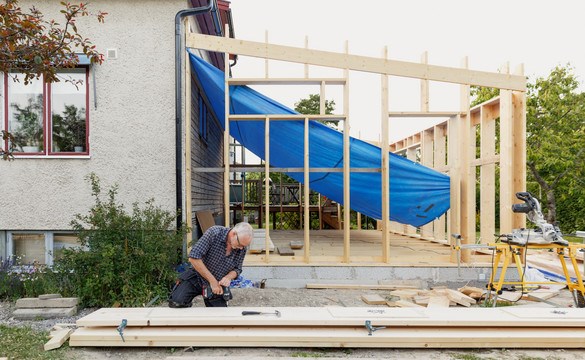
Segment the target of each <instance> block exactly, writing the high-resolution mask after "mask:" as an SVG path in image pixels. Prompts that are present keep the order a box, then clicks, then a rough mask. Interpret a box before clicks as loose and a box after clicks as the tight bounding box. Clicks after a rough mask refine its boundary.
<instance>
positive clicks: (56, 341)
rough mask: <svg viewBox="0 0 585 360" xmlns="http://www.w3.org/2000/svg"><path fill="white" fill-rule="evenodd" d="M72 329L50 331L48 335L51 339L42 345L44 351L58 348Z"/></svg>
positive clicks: (67, 337)
mask: <svg viewBox="0 0 585 360" xmlns="http://www.w3.org/2000/svg"><path fill="white" fill-rule="evenodd" d="M73 331H74V329H61V330H57V331H51V333H50V334H49V336H50V337H51V339H50V340H49V341H47V342H46V343H45V345H44V349H45V351H47V350H53V349H58V348H60V347H61V345H63V344H64V343H65V341H67V339H69V336H70V335H71V334H72V333H73Z"/></svg>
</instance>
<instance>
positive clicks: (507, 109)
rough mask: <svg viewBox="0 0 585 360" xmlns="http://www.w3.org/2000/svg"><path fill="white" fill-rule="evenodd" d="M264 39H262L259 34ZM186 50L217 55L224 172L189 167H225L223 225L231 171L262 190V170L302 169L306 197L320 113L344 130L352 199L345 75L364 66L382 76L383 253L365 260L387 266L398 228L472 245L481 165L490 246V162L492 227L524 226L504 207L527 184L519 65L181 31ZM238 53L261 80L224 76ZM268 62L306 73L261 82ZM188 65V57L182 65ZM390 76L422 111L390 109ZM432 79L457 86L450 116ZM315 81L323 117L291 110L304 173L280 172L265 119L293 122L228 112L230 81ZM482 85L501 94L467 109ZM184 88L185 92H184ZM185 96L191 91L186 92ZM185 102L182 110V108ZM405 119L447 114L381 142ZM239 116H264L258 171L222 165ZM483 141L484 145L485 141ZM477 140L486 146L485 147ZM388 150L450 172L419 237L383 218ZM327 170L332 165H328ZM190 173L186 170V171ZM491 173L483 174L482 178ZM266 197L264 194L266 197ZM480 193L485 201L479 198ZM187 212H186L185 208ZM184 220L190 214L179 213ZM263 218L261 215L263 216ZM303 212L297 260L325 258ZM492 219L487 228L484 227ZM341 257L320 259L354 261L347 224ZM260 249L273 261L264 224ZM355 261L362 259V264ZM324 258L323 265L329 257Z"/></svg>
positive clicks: (309, 261) (523, 86) (346, 173)
mask: <svg viewBox="0 0 585 360" xmlns="http://www.w3.org/2000/svg"><path fill="white" fill-rule="evenodd" d="M226 33H227V32H226ZM266 38H267V36H266ZM185 43H186V46H187V47H190V48H197V49H202V50H208V51H215V52H223V53H225V69H226V72H225V77H224V83H225V89H227V91H226V92H225V114H226V117H225V119H224V124H225V125H224V126H225V132H224V141H223V144H224V152H223V159H224V166H223V168H204V169H192V171H194V172H197V171H203V172H210V171H211V172H223V173H224V217H225V224H229V223H230V219H229V214H230V206H229V178H230V176H229V175H230V172H240V171H264V172H265V173H266V177H265V178H266V186H268V174H269V173H270V170H271V169H272V171H277V172H286V171H303V172H304V178H305V181H304V183H305V184H304V193H305V194H309V188H308V178H309V172H311V171H317V172H323V171H329V169H322V168H319V169H312V168H309V166H308V164H309V159H308V157H309V152H308V124H309V118H310V119H327V120H342V121H343V134H344V137H343V139H344V149H343V152H344V165H343V176H344V204H345V207H346V208H351V199H350V197H349V194H350V192H349V189H350V183H349V175H350V172H351V170H350V168H349V138H350V137H349V126H350V121H349V120H350V119H349V116H348V114H349V81H348V78H349V71H350V70H352V71H362V72H368V73H375V74H379V75H380V79H381V99H380V104H381V114H382V119H381V120H382V121H381V129H380V131H381V135H382V137H381V138H382V141H381V146H380V147H381V155H382V163H381V164H380V168H379V169H376V171H379V172H381V174H382V189H381V190H382V199H381V201H382V216H383V218H384V219H385V220H382V221H380V224H381V229H382V249H381V250H382V251H381V255H382V256H373V257H372V258H371V263H376V264H380V265H382V266H383V265H386V266H387V265H389V263H390V253H389V251H390V242H389V233H390V231H395V232H401V233H405V234H410V235H413V236H417V237H421V238H422V239H428V240H434V241H439V242H443V243H445V244H450V243H451V242H453V240H451V237H450V236H448V234H454V233H458V234H461V235H462V237H463V243H473V242H474V241H475V237H476V236H475V225H476V224H475V217H476V215H475V210H476V209H475V180H476V179H475V169H476V167H479V168H480V169H481V174H482V175H481V179H480V180H481V181H482V182H483V183H482V184H481V185H480V186H479V188H480V189H481V194H480V195H481V198H482V207H485V209H484V208H482V214H483V213H484V210H485V213H486V214H487V215H485V216H486V218H485V219H484V217H483V216H484V215H482V221H481V234H482V235H481V240H482V242H488V241H490V240H491V239H493V234H494V232H495V216H494V214H495V211H494V212H491V211H488V209H491V208H493V207H494V206H495V200H494V198H495V181H492V180H494V179H495V166H496V164H497V163H499V168H500V178H499V183H500V199H499V200H500V209H499V213H500V229H499V230H500V233H505V232H509V231H511V230H512V228H513V227H521V226H523V221H524V219H523V217H522V216H519V215H518V214H514V213H512V212H511V211H510V208H511V205H512V204H513V203H514V194H515V193H516V192H517V191H524V189H525V178H526V170H525V147H526V146H525V143H526V141H525V122H526V94H525V91H526V78H525V77H524V76H523V68H522V67H519V68H518V70H517V71H516V72H515V74H510V73H509V71H508V70H507V67H506V68H505V69H504V71H503V72H500V73H490V72H483V71H475V70H469V69H468V68H467V59H464V60H463V64H462V67H461V68H451V67H444V66H436V65H429V64H428V63H427V55H426V53H425V54H423V58H422V61H421V63H412V62H405V61H396V60H390V59H388V56H387V52H388V51H387V48H385V49H384V50H383V53H382V56H381V57H380V58H373V57H366V56H359V55H351V54H349V53H348V45H347V43H346V49H345V53H335V52H327V51H319V50H313V49H309V48H308V40H307V39H305V48H298V47H291V46H282V45H275V44H270V43H268V41H267V40H266V42H264V43H262V42H253V41H245V40H239V39H231V38H228V37H225V38H224V37H216V36H209V35H201V34H195V33H187V34H186V40H185ZM230 54H237V55H238V56H250V57H255V58H262V59H264V60H265V77H264V78H259V79H251V78H245V79H243V78H240V79H236V78H230V76H229V63H228V62H229V55H230ZM269 60H280V61H287V62H291V63H300V64H304V65H305V74H304V75H305V76H304V78H269V76H268V62H269ZM186 63H187V64H186V66H187V67H189V66H190V65H189V63H188V62H186ZM310 65H317V66H324V67H331V68H338V69H342V70H343V74H344V76H343V77H342V78H309V66H310ZM389 76H400V77H407V78H415V79H420V81H421V108H420V111H414V112H391V111H390V109H389V104H388V81H389V78H388V77H389ZM430 80H432V81H440V82H447V83H455V84H459V85H460V108H459V109H457V110H456V111H453V112H433V111H430V110H429V106H428V104H429V90H428V89H429V81H430ZM236 84H237V85H249V84H264V85H320V89H321V91H320V95H321V115H311V116H309V117H307V116H306V115H298V116H297V118H298V121H304V125H305V162H304V163H305V165H304V167H303V168H302V169H281V168H270V149H269V145H268V144H269V139H270V132H269V131H270V126H269V125H270V122H271V121H278V120H280V119H284V118H286V119H291V118H295V117H294V116H291V115H282V114H257V115H237V114H235V115H230V114H229V96H230V95H229V85H236ZM331 84H333V85H341V86H343V97H344V104H343V113H342V114H335V115H325V114H324V108H325V104H324V102H325V88H326V85H331ZM471 85H476V86H484V87H493V88H498V89H500V97H499V98H497V99H495V100H493V101H490V102H487V103H485V104H481V105H479V106H476V107H474V108H473V109H471V108H470V105H469V103H470V86H471ZM187 91H189V90H187ZM186 98H187V99H190V97H189V96H187V97H186ZM191 106H192V105H191V104H187V105H186V108H187V109H190V108H191ZM406 117H419V118H420V117H443V118H447V119H448V120H446V121H445V122H444V123H442V124H439V125H437V126H434V127H433V128H431V129H427V130H425V131H423V132H421V133H419V134H415V135H413V136H411V137H409V138H407V139H405V140H402V141H401V142H397V143H394V144H392V145H390V144H389V138H388V133H389V131H388V130H389V126H390V121H391V119H392V118H406ZM498 117H499V118H500V126H499V136H500V146H499V147H500V151H499V154H496V152H495V149H496V146H495V140H494V139H495V138H496V126H495V123H496V118H498ZM234 120H238V121H242V120H254V121H258V120H262V121H264V122H265V143H266V148H265V154H266V156H265V157H266V158H265V166H264V168H259V169H250V168H238V167H230V164H229V143H230V141H229V127H230V121H234ZM478 126H480V127H481V139H482V144H481V153H480V154H481V155H480V157H473V156H472V154H475V152H476V135H475V134H476V130H477V127H478ZM486 139H487V141H486ZM484 141H485V144H484ZM388 150H390V151H394V152H405V153H406V156H407V157H409V158H411V159H414V158H415V157H416V154H417V151H420V154H421V162H422V163H423V164H424V165H426V166H429V167H433V168H435V169H436V170H438V171H441V172H444V173H446V174H448V175H449V176H450V178H451V209H450V210H449V212H448V214H447V220H445V219H444V217H442V218H441V219H438V220H436V221H434V222H433V223H432V224H429V225H426V226H423V227H422V228H420V234H416V229H415V228H413V227H411V226H405V225H400V226H398V225H397V224H391V223H390V221H389V220H388V219H389V200H390V189H389V176H390V174H389V168H388ZM331 170H332V169H331ZM186 177H187V178H190V172H188V173H187V176H186ZM490 179H491V180H490ZM266 196H268V195H266ZM484 199H485V201H484ZM303 201H304V209H305V213H308V207H309V203H308V197H305V199H304V200H303ZM265 203H266V204H267V205H266V209H265V211H266V215H269V208H268V204H269V201H268V199H266V200H265ZM187 211H190V208H189V207H187ZM186 215H187V219H189V218H190V217H191V214H186ZM267 218H268V216H267ZM308 222H309V217H308V216H305V223H304V242H305V247H304V254H305V255H304V259H303V260H304V264H317V263H319V264H323V259H319V257H317V256H311V252H310V249H311V247H310V245H311V242H310V238H309V224H308ZM343 223H345V224H349V223H350V212H349V211H344V218H343ZM490 224H491V225H490ZM343 231H344V232H343V243H344V247H343V255H342V256H340V257H331V256H328V257H327V259H326V261H327V262H331V261H332V260H333V261H335V262H336V263H337V264H347V265H350V264H352V258H351V254H350V229H349V226H344V230H343ZM265 240H266V249H267V250H266V253H265V255H264V262H266V263H273V261H271V257H270V253H269V251H268V248H269V227H266V239H265ZM455 260H456V255H455V252H453V253H452V261H453V262H455ZM462 260H463V261H469V254H468V253H466V252H464V253H463V259H462ZM362 261H363V259H362V260H361V261H360V262H362ZM329 264H331V263H329Z"/></svg>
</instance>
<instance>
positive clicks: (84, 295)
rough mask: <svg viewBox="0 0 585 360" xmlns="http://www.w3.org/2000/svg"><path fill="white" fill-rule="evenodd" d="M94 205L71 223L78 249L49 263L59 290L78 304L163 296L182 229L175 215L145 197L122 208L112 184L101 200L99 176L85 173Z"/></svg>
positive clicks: (111, 303) (172, 273)
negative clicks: (176, 224) (177, 228)
mask: <svg viewBox="0 0 585 360" xmlns="http://www.w3.org/2000/svg"><path fill="white" fill-rule="evenodd" d="M89 180H90V182H91V186H92V196H93V197H94V198H95V205H94V206H93V207H92V208H91V209H90V211H89V213H88V214H86V215H81V214H77V215H76V216H75V219H74V220H73V221H72V222H71V224H72V226H73V229H74V230H75V231H77V233H78V236H79V239H80V241H81V245H82V247H83V248H78V249H66V250H65V251H64V253H63V256H62V258H61V259H59V260H57V261H56V262H55V267H54V268H55V270H56V271H57V272H58V273H59V274H60V276H59V284H60V286H62V288H63V291H62V293H63V294H64V295H67V296H77V297H79V300H80V303H81V304H82V305H84V306H100V307H101V306H114V305H117V304H119V305H122V306H143V305H144V304H146V303H148V302H149V301H150V300H152V299H154V298H156V297H158V298H160V299H164V298H166V297H167V295H168V291H169V285H170V284H171V283H172V281H173V280H174V278H175V271H174V265H176V264H177V263H179V262H180V254H181V246H182V238H183V234H184V231H185V229H184V227H183V232H176V231H174V230H172V225H173V224H174V220H175V216H174V215H173V214H171V213H170V212H168V211H164V210H162V209H160V208H159V207H156V206H154V200H148V201H147V202H146V203H145V205H144V207H142V208H140V207H139V206H138V204H134V205H133V209H132V213H127V212H126V211H125V209H124V206H123V205H120V204H118V203H117V201H116V195H117V190H118V188H117V186H113V187H112V188H111V189H110V190H109V191H108V196H107V200H105V201H102V199H101V188H100V181H99V178H98V177H97V176H96V175H95V174H93V173H92V174H90V175H89Z"/></svg>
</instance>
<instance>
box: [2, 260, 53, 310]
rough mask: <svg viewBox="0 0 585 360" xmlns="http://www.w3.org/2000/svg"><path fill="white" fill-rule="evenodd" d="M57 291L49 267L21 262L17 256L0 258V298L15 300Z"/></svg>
mask: <svg viewBox="0 0 585 360" xmlns="http://www.w3.org/2000/svg"><path fill="white" fill-rule="evenodd" d="M54 292H58V287H57V284H56V282H55V277H54V274H53V272H52V271H51V269H49V268H47V267H46V266H43V265H39V264H36V263H34V264H23V263H21V262H20V259H19V258H17V257H10V258H8V259H1V258H0V299H3V300H16V299H19V298H23V297H37V296H39V295H41V294H47V293H54Z"/></svg>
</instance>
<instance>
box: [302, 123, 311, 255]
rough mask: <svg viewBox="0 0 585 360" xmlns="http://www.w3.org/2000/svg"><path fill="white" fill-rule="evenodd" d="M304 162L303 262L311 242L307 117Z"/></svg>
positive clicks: (308, 252)
mask: <svg viewBox="0 0 585 360" xmlns="http://www.w3.org/2000/svg"><path fill="white" fill-rule="evenodd" d="M304 151H305V162H304V169H303V170H304V180H305V184H304V186H305V228H304V233H303V237H304V240H305V263H307V264H308V263H309V262H310V260H311V257H310V256H311V255H310V250H311V242H310V240H309V230H310V227H311V213H310V212H309V200H310V198H309V193H310V189H309V168H310V166H309V164H310V162H309V160H310V159H309V118H308V117H306V118H305V147H304Z"/></svg>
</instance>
